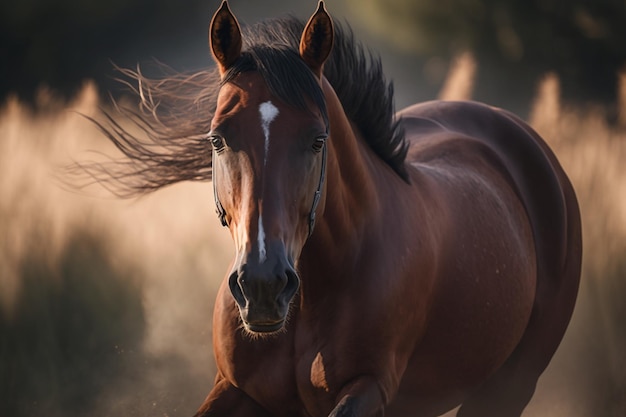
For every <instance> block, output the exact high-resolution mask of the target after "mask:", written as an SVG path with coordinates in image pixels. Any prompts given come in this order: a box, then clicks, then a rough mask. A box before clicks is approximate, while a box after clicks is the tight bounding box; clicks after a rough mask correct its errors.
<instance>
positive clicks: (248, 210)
mask: <svg viewBox="0 0 626 417" xmlns="http://www.w3.org/2000/svg"><path fill="white" fill-rule="evenodd" d="M209 40H210V46H211V51H212V53H213V57H214V58H215V60H216V62H217V65H218V68H219V71H220V74H221V76H222V87H221V89H220V91H219V95H218V99H217V108H216V111H215V116H214V118H213V120H212V123H211V133H210V140H211V144H212V146H213V184H214V190H215V200H216V205H217V211H218V214H219V216H220V217H221V219H222V223H223V224H224V225H226V226H228V228H229V229H230V232H231V235H232V237H233V240H234V242H235V246H236V251H237V255H236V258H235V261H234V264H233V269H232V271H231V274H230V276H229V287H230V290H231V292H232V295H233V297H234V299H235V301H236V303H237V305H238V307H239V312H240V315H241V318H242V320H243V323H244V325H245V327H246V329H248V330H249V331H252V332H274V331H277V330H280V329H282V328H283V326H284V324H285V321H286V318H287V315H288V311H289V305H290V303H291V300H292V299H293V297H294V295H295V294H296V292H297V291H298V288H299V285H300V280H299V277H298V274H297V272H296V269H295V263H296V261H297V259H298V257H299V256H300V252H301V250H302V248H303V246H304V244H305V242H306V240H307V238H308V237H309V235H310V234H311V232H312V230H313V226H314V221H315V213H316V211H317V208H318V202H319V201H320V196H321V195H322V194H323V185H324V175H325V160H326V139H327V137H328V133H329V132H328V117H327V114H326V106H325V103H324V96H323V93H322V90H321V78H322V67H323V64H324V62H325V61H326V59H327V58H328V56H329V54H330V51H331V48H332V43H333V26H332V21H331V19H330V16H329V15H328V14H327V13H326V11H325V9H324V5H323V3H322V2H320V5H319V8H318V10H317V12H316V13H315V14H314V15H313V16H312V17H311V19H310V20H309V23H308V24H307V25H306V27H305V28H304V31H303V33H302V37H301V42H300V48H299V52H297V51H296V50H294V49H293V48H289V47H288V46H286V45H274V44H270V43H268V42H267V41H266V42H265V43H260V44H258V45H250V47H249V48H246V50H243V51H242V45H243V43H244V42H242V35H241V31H240V28H239V25H238V23H237V20H236V19H235V17H234V16H233V14H232V13H231V11H230V10H229V8H228V6H227V4H226V1H224V2H223V3H222V6H221V8H220V9H219V10H218V11H217V13H216V14H215V16H214V17H213V20H212V21H211V27H210V31H209ZM320 208H321V206H320Z"/></svg>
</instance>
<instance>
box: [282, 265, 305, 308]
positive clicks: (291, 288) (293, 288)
mask: <svg viewBox="0 0 626 417" xmlns="http://www.w3.org/2000/svg"><path fill="white" fill-rule="evenodd" d="M285 276H286V277H287V282H286V284H285V287H284V288H283V290H282V291H281V293H280V294H279V296H278V300H279V301H283V302H285V303H289V302H290V301H291V299H292V298H293V296H294V295H295V294H296V292H297V291H298V288H299V287H300V278H298V274H296V272H295V271H293V270H289V271H286V272H285Z"/></svg>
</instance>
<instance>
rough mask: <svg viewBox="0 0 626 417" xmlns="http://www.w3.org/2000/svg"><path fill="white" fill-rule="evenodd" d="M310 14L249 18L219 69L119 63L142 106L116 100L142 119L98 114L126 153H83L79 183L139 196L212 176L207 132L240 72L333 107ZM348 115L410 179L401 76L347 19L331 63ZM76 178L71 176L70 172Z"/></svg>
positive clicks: (329, 73)
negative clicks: (309, 45) (312, 45)
mask: <svg viewBox="0 0 626 417" xmlns="http://www.w3.org/2000/svg"><path fill="white" fill-rule="evenodd" d="M303 29H304V22H303V21H302V20H300V19H297V18H295V17H286V18H282V19H273V20H268V21H265V22H261V23H258V24H256V25H253V26H250V27H247V28H246V29H245V30H244V33H243V40H244V45H243V52H242V56H241V57H240V59H239V60H237V61H236V62H235V63H234V64H233V66H232V68H230V69H229V70H228V71H227V73H226V74H225V76H224V78H223V79H220V75H219V72H218V70H217V68H214V69H212V70H208V71H199V72H194V73H192V74H182V73H177V72H175V71H172V70H170V69H167V68H164V69H165V70H166V71H167V73H166V76H164V77H163V78H159V79H152V78H149V77H146V76H144V75H143V74H142V73H141V71H140V69H139V68H137V70H136V71H134V70H130V69H122V68H117V69H118V70H119V71H120V72H121V73H122V78H121V80H120V81H121V82H122V83H124V84H126V85H127V86H128V87H129V88H130V89H131V91H132V93H133V94H134V95H135V96H136V97H138V98H139V108H138V109H136V108H135V109H133V108H131V107H128V105H120V104H118V103H116V102H114V109H115V111H119V112H120V113H121V114H122V115H123V116H125V117H126V118H127V120H128V121H130V122H131V123H133V124H134V127H132V126H131V127H130V128H129V127H127V126H128V124H126V123H121V122H118V119H117V118H116V117H114V116H113V115H111V114H110V113H108V112H106V111H105V119H104V121H97V120H93V119H92V120H93V121H94V123H96V125H97V126H98V127H99V128H100V129H101V131H102V132H103V133H104V134H105V136H106V137H107V138H108V139H109V140H110V141H111V142H112V143H113V144H114V145H115V146H116V147H117V148H118V149H119V150H120V151H121V152H122V154H123V155H124V157H125V158H123V159H121V160H116V159H111V160H110V161H108V162H91V163H78V164H75V165H73V166H70V167H68V169H67V171H68V172H67V175H69V178H71V179H70V180H69V181H70V182H75V184H74V186H75V187H78V188H81V187H83V186H86V185H88V184H90V183H92V182H98V183H100V184H102V185H104V186H105V187H106V188H108V189H109V190H111V191H112V192H113V193H115V194H116V195H118V196H120V197H134V196H137V195H141V194H145V193H148V192H151V191H154V190H157V189H159V188H162V187H164V186H167V185H169V184H173V183H176V182H180V181H187V180H191V181H205V180H210V179H211V171H212V169H211V166H212V164H211V145H210V142H209V141H208V140H207V133H208V132H209V129H210V122H211V119H212V117H213V114H214V113H215V108H216V101H217V93H218V91H219V88H220V86H221V85H222V84H223V83H224V82H227V81H228V80H229V79H232V77H234V76H236V75H237V74H238V73H240V72H245V71H253V70H254V71H259V73H260V74H261V75H262V76H263V78H264V79H265V81H266V83H267V85H268V88H269V89H270V90H271V92H272V93H273V94H274V95H275V96H277V97H279V98H280V99H281V100H283V101H285V102H286V103H288V104H290V105H293V106H295V107H299V108H306V106H307V104H306V102H307V101H306V100H305V98H306V97H308V98H309V99H310V100H311V101H312V102H313V103H315V104H316V105H317V106H318V108H319V109H320V110H321V111H322V113H323V114H324V115H326V105H325V101H324V96H323V94H322V91H321V88H320V87H319V84H318V82H317V81H316V80H315V77H314V75H313V73H312V72H311V71H310V70H309V68H308V67H307V66H306V64H305V63H304V61H303V60H302V59H301V58H300V56H299V52H298V50H299V42H300V36H301V34H302V31H303ZM324 75H325V76H326V78H327V79H328V81H329V82H330V84H331V85H332V86H333V88H334V90H335V92H336V93H337V96H338V97H339V100H340V101H341V103H342V105H343V108H344V110H345V112H346V114H347V116H348V118H349V119H350V120H351V121H352V122H353V123H354V125H355V126H356V128H357V129H358V130H359V132H360V133H361V136H362V137H363V138H364V140H365V141H366V142H367V143H368V144H369V146H370V147H371V148H372V150H373V151H374V152H375V153H376V154H377V155H378V156H379V157H380V158H381V159H382V160H383V161H385V162H386V163H387V164H389V166H390V167H391V168H392V169H393V170H394V171H395V172H396V173H397V174H398V175H399V176H400V177H402V178H403V179H404V180H405V181H406V180H408V176H407V173H406V167H405V163H404V162H405V157H406V154H407V144H406V142H405V140H404V131H403V130H402V129H401V127H400V126H399V124H398V121H397V120H395V119H394V105H393V86H392V84H391V83H389V82H387V81H386V80H385V77H384V75H383V72H382V65H381V62H380V59H379V58H378V57H374V56H372V54H371V53H370V52H368V51H366V50H365V49H364V48H363V46H362V45H361V44H360V43H359V42H357V41H355V39H354V36H353V33H352V31H351V29H350V28H349V26H347V25H346V28H344V27H343V25H341V24H338V25H336V26H335V44H334V47H333V52H332V54H331V57H330V58H329V60H328V61H327V62H326V64H325V66H324ZM72 179H73V180H72Z"/></svg>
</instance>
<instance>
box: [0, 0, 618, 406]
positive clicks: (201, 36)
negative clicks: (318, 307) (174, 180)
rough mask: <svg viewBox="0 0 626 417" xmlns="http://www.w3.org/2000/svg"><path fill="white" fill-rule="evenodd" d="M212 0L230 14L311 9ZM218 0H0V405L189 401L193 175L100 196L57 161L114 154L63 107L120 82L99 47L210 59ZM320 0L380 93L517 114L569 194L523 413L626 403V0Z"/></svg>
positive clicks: (131, 55) (199, 298)
mask: <svg viewBox="0 0 626 417" xmlns="http://www.w3.org/2000/svg"><path fill="white" fill-rule="evenodd" d="M230 4H231V8H232V9H233V11H234V12H235V14H236V15H237V16H238V18H239V19H240V21H241V22H242V23H244V24H245V23H250V24H252V23H254V22H256V21H258V20H261V19H263V18H267V17H274V16H279V15H283V14H285V13H292V14H294V15H296V16H299V17H302V18H303V19H306V18H308V17H309V15H310V14H311V13H312V11H313V10H314V9H315V1H310V2H297V3H296V2H289V1H266V2H259V1H255V2H252V1H244V0H231V2H230ZM218 6H219V2H218V1H216V0H205V1H200V0H180V1H178V2H172V1H165V0H151V1H147V0H124V1H121V0H108V1H93V0H88V1H77V0H54V1H51V0H47V1H44V0H22V1H20V2H13V3H10V2H2V3H1V4H0V51H1V60H0V96H1V97H0V417H21V416H34V415H40V414H42V413H45V414H46V415H48V416H53V417H54V416H70V417H71V416H84V415H90V416H97V417H98V416H109V415H122V416H148V415H149V416H172V417H173V416H189V415H192V414H193V412H194V411H195V410H196V409H197V407H198V406H199V405H200V403H201V402H202V400H203V399H204V396H205V395H206V394H207V393H208V391H209V389H210V387H211V385H212V378H213V375H214V372H215V369H214V364H213V360H212V351H211V311H212V305H213V299H214V296H215V291H216V289H217V287H218V286H219V283H220V281H221V279H222V277H223V274H224V272H225V271H226V269H227V267H228V263H229V260H230V257H231V256H232V252H233V251H232V245H231V243H230V238H229V236H228V235H227V233H226V231H225V230H224V229H223V228H221V227H220V226H219V222H218V220H217V218H216V216H215V214H214V204H213V201H212V191H211V186H210V184H209V183H185V184H178V185H175V186H171V187H168V188H166V189H164V190H161V191H159V192H157V193H155V194H152V195H148V196H145V197H142V198H140V199H136V200H130V201H129V200H118V199H116V198H114V197H113V196H111V195H110V194H108V193H106V192H105V191H104V190H102V189H100V188H99V187H97V186H94V187H90V188H88V189H86V190H85V191H84V192H82V193H75V192H70V191H67V190H66V189H65V188H64V187H63V186H62V181H59V179H58V172H59V170H58V168H59V167H62V166H64V165H65V164H68V163H71V162H72V161H75V160H78V161H86V160H93V159H98V157H99V153H105V154H108V155H113V156H115V155H117V154H116V153H115V152H116V151H115V150H114V149H112V147H111V146H110V145H109V144H108V143H107V140H106V139H105V138H104V137H103V136H102V135H101V133H100V132H99V131H98V130H97V129H96V128H95V126H94V125H93V124H92V123H90V122H89V121H88V120H86V119H85V118H84V117H81V116H80V114H83V115H87V116H91V117H95V118H99V117H101V116H102V109H103V108H104V109H107V108H110V100H109V97H108V96H109V94H110V95H112V96H113V97H116V98H118V99H120V100H126V101H128V102H132V101H133V100H134V98H133V97H128V96H127V95H126V94H127V89H126V90H124V89H122V88H121V87H120V84H119V83H117V82H116V81H115V80H114V78H115V77H116V76H118V75H119V74H117V73H116V72H115V71H114V70H113V65H112V63H115V64H117V65H119V66H121V67H131V68H134V67H136V65H137V64H138V63H140V64H148V65H147V66H146V68H148V69H147V70H146V71H150V70H149V68H151V66H150V65H149V63H151V62H154V61H160V62H163V63H165V64H167V65H169V66H171V67H172V68H174V69H176V70H179V71H184V72H192V71H195V70H200V69H204V68H206V67H208V66H211V65H212V63H211V61H210V55H209V51H208V46H207V36H206V33H207V28H208V22H209V20H210V17H211V15H212V14H213V12H214V11H215V10H216V9H217V7H218ZM327 7H328V9H329V11H330V12H331V14H332V15H333V16H334V17H335V19H336V20H338V21H348V22H349V23H350V24H351V26H352V27H353V29H354V31H355V33H356V34H357V37H358V38H359V39H360V40H361V41H362V42H363V43H364V44H366V45H368V47H370V49H371V50H372V51H375V52H377V53H380V55H381V58H382V61H383V66H384V68H385V73H386V75H387V77H388V78H389V79H391V80H393V81H394V83H395V86H396V107H397V108H398V109H400V108H402V107H404V106H406V105H408V104H411V103H413V102H417V101H424V100H430V99H436V98H444V99H474V100H480V101H485V102H487V103H489V104H492V105H497V106H500V107H504V108H507V109H510V110H513V111H515V112H516V113H518V114H519V115H520V116H522V117H523V118H525V119H527V120H528V121H529V122H530V123H531V124H532V125H533V126H534V127H535V128H536V129H537V130H538V131H539V132H540V133H541V134H542V135H543V136H544V137H545V138H546V140H547V141H548V142H549V143H550V145H551V146H552V147H553V148H554V149H555V151H556V153H557V155H558V157H559V159H560V160H561V162H562V164H563V165H564V167H565V169H566V171H567V172H568V173H569V175H570V177H571V179H572V180H573V182H574V186H575V188H576V190H577V193H578V196H579V199H580V202H581V207H582V212H583V222H584V239H585V255H584V263H583V281H582V283H581V292H580V297H579V301H578V304H577V307H576V310H575V313H574V317H573V320H572V323H571V325H570V328H569V330H568V333H567V334H566V337H565V340H564V342H563V344H562V346H561V348H560V349H559V351H558V352H557V355H556V356H555V358H554V360H553V361H552V363H551V365H550V367H549V368H548V370H547V372H546V373H545V374H544V376H543V377H542V379H541V380H540V384H539V387H538V390H537V394H536V395H535V397H534V399H533V401H532V402H531V404H530V406H529V407H528V409H527V411H526V413H525V416H559V417H560V416H574V417H577V416H580V417H583V416H594V417H595V416H599V417H624V416H626V355H625V353H624V352H626V326H625V325H624V323H626V302H625V301H624V297H625V295H626V72H625V71H626V67H625V66H624V65H625V64H626V48H625V47H624V45H623V40H624V39H626V33H625V32H626V3H624V2H623V1H621V0H619V1H618V0H593V1H592V0H572V1H570V2H563V1H554V0H543V1H539V0H531V1H520V0H508V1H507V0H439V1H437V2H431V1H425V0H424V1H421V0H385V1H384V0H328V1H327ZM149 75H150V74H149ZM155 76H158V74H155ZM118 122H119V123H125V121H124V120H122V119H120V120H118Z"/></svg>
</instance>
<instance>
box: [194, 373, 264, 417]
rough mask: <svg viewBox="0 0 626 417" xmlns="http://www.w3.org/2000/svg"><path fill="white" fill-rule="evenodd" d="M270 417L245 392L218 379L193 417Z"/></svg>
mask: <svg viewBox="0 0 626 417" xmlns="http://www.w3.org/2000/svg"><path fill="white" fill-rule="evenodd" d="M257 416H258V417H271V414H269V413H268V412H267V411H266V410H264V409H263V408H261V406H260V405H259V404H257V403H256V401H254V400H253V399H252V398H250V397H249V396H248V395H247V394H246V393H245V392H243V391H242V390H240V389H239V388H237V387H235V386H234V385H232V384H231V383H230V382H228V381H227V380H225V379H223V378H219V377H218V380H217V381H216V383H215V386H214V387H213V389H212V390H211V392H210V393H209V395H208V396H207V398H206V400H204V403H203V404H202V406H201V407H200V409H199V410H198V411H197V412H196V414H194V417H257Z"/></svg>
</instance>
